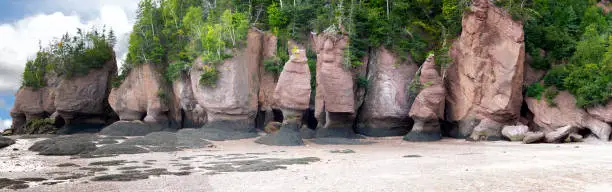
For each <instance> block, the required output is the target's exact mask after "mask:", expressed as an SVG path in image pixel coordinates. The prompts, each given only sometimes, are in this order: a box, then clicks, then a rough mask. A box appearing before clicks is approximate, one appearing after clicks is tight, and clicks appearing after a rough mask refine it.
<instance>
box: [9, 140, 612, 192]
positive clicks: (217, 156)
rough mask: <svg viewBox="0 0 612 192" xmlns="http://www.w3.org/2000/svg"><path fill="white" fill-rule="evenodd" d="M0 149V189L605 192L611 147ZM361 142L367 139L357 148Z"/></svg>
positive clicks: (250, 144)
mask: <svg viewBox="0 0 612 192" xmlns="http://www.w3.org/2000/svg"><path fill="white" fill-rule="evenodd" d="M40 140H42V139H41V138H34V139H19V140H17V143H16V144H15V145H12V146H9V147H7V148H4V149H0V191H12V190H17V191H129V192H136V191H221V192H226V191H249V192H250V191H283V192H286V191H347V192H348V191H350V192H358V191H513V192H514V191H571V192H575V191H612V144H610V143H599V142H595V141H592V142H587V143H571V144H535V145H525V144H520V143H510V142H505V141H499V142H466V141H464V140H457V139H444V140H442V141H438V142H431V143H410V142H405V141H402V140H401V138H399V137H390V138H382V139H374V138H369V139H367V140H368V141H372V142H375V143H373V144H364V145H321V144H316V143H315V142H313V141H308V140H307V141H306V144H307V145H306V146H298V147H277V146H265V145H260V144H256V143H254V140H255V139H242V140H235V141H212V143H213V144H214V147H212V146H211V147H208V148H202V149H184V150H180V151H174V152H153V153H144V154H126V155H119V156H113V157H102V158H81V157H78V156H41V155H36V153H35V152H32V151H28V150H27V149H28V148H29V147H30V146H31V145H32V144H33V143H34V142H36V141H40ZM366 143H369V142H366Z"/></svg>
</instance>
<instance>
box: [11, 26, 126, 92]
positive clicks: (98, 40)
mask: <svg viewBox="0 0 612 192" xmlns="http://www.w3.org/2000/svg"><path fill="white" fill-rule="evenodd" d="M115 41H116V37H115V35H114V33H113V31H112V30H109V31H108V33H107V32H106V29H102V31H98V30H97V29H96V28H92V29H91V30H90V31H88V32H83V30H81V29H78V30H77V34H76V35H70V34H68V33H66V34H65V35H63V36H62V37H61V38H60V39H56V40H53V41H51V43H50V44H49V45H48V46H46V47H43V46H42V45H41V47H40V50H39V51H38V53H37V54H36V58H34V59H33V60H29V61H28V62H27V63H26V67H25V70H24V72H23V76H22V86H24V87H32V88H41V87H44V86H46V85H45V83H46V82H45V74H47V73H48V72H54V73H55V75H58V76H61V77H63V78H72V77H75V76H82V75H86V74H87V73H89V70H91V69H94V68H101V67H103V66H104V64H105V63H106V62H108V61H110V60H112V59H113V58H114V51H113V46H114V43H115Z"/></svg>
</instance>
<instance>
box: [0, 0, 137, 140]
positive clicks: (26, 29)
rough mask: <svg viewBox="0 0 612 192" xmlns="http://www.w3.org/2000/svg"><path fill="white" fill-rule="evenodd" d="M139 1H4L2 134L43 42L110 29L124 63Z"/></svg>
mask: <svg viewBox="0 0 612 192" xmlns="http://www.w3.org/2000/svg"><path fill="white" fill-rule="evenodd" d="M138 1H139V0H0V130H2V129H4V128H6V127H7V122H10V116H9V111H10V108H11V107H12V105H13V102H14V96H13V95H14V93H15V92H16V91H17V90H18V89H19V85H20V82H21V81H20V79H21V72H22V71H23V68H24V66H25V62H26V61H27V60H28V59H33V56H34V55H35V54H36V51H37V50H38V43H39V41H40V42H43V44H45V43H46V42H49V41H51V40H53V39H54V38H56V37H58V36H61V35H62V34H64V33H66V32H69V33H74V32H75V31H76V28H84V29H88V28H90V27H92V26H97V27H102V26H107V27H110V28H112V29H113V30H114V31H115V34H117V37H118V43H117V46H116V47H115V52H116V53H117V56H118V57H119V58H118V60H122V58H123V57H125V53H126V52H127V42H128V40H129V39H128V37H129V33H130V32H131V29H132V25H133V22H134V18H135V11H136V8H137V7H138ZM121 64H122V63H121V62H120V63H119V65H121Z"/></svg>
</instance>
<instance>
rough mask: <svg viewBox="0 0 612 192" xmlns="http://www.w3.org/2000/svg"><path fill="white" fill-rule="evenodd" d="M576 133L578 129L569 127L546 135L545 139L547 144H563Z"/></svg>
mask: <svg viewBox="0 0 612 192" xmlns="http://www.w3.org/2000/svg"><path fill="white" fill-rule="evenodd" d="M576 131H577V129H576V127H574V126H571V125H567V126H565V127H561V128H558V129H555V130H554V131H551V132H548V133H546V134H545V136H544V138H545V140H546V142H547V143H561V142H564V141H565V139H566V138H568V137H569V136H570V134H572V133H575V132H576Z"/></svg>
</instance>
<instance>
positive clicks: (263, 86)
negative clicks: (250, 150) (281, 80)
mask: <svg viewBox="0 0 612 192" xmlns="http://www.w3.org/2000/svg"><path fill="white" fill-rule="evenodd" d="M277 42H278V38H277V37H276V36H274V35H273V34H271V33H265V35H264V38H263V48H262V49H263V51H262V57H263V60H264V61H265V60H267V59H273V58H275V57H276V47H277ZM259 75H260V77H259V81H260V84H259V115H260V116H263V117H259V118H260V119H259V120H260V121H261V122H258V123H259V124H260V125H259V126H264V125H267V124H268V123H269V122H270V121H272V120H274V119H275V118H276V119H278V117H275V116H274V113H273V109H278V107H277V106H276V100H275V99H274V89H276V82H277V77H276V75H277V74H274V73H272V72H270V71H267V70H266V69H265V66H264V65H263V63H262V64H261V65H259Z"/></svg>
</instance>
